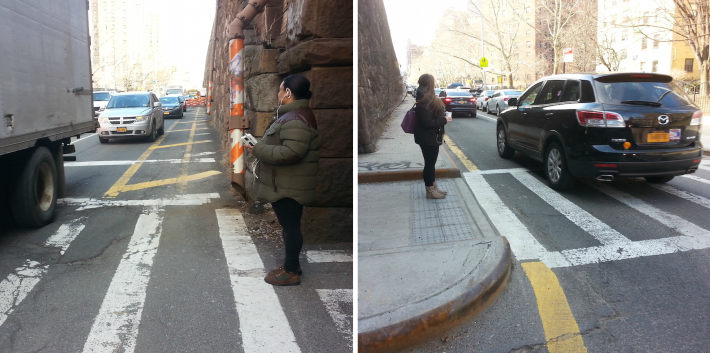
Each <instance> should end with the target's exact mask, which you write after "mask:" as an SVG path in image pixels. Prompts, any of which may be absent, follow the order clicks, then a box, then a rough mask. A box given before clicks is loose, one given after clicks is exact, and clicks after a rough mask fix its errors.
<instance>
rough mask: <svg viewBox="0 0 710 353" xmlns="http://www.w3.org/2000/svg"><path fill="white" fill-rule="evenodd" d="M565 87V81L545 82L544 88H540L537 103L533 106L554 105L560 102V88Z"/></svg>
mask: <svg viewBox="0 0 710 353" xmlns="http://www.w3.org/2000/svg"><path fill="white" fill-rule="evenodd" d="M564 85H565V81H562V80H550V81H547V82H545V86H544V87H542V91H540V94H539V95H538V98H537V103H535V104H550V103H556V102H558V101H559V100H560V96H561V95H562V88H563V87H564Z"/></svg>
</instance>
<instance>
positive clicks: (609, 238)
mask: <svg viewBox="0 0 710 353" xmlns="http://www.w3.org/2000/svg"><path fill="white" fill-rule="evenodd" d="M511 174H512V175H513V177H515V178H516V179H518V180H519V181H520V183H521V184H523V185H525V186H526V187H527V188H528V189H530V190H531V191H532V192H534V193H535V195H537V196H538V197H540V198H541V199H543V200H545V202H547V203H548V204H550V206H552V207H554V208H555V210H557V211H558V212H560V213H562V214H563V215H564V216H565V217H567V219H569V220H570V221H572V222H573V223H574V224H576V225H577V226H578V227H580V228H582V229H583V230H584V231H586V232H587V233H589V235H591V236H593V237H594V238H595V239H597V240H598V241H599V242H600V243H602V244H618V243H627V242H629V241H630V240H629V239H628V238H626V237H625V236H623V235H622V234H621V233H619V232H618V231H616V230H615V229H614V228H612V227H610V226H609V225H608V224H606V223H604V222H602V221H601V220H599V219H598V218H596V217H594V216H592V215H591V214H590V213H589V212H587V211H585V210H583V209H582V208H581V207H579V206H577V205H576V204H574V203H573V202H572V201H570V200H568V199H566V198H565V197H564V196H562V195H560V194H559V193H557V192H555V191H554V190H552V189H550V188H549V187H548V186H547V185H545V184H543V183H542V182H540V181H539V180H537V179H536V178H535V177H533V176H532V175H530V174H528V173H527V172H517V173H511Z"/></svg>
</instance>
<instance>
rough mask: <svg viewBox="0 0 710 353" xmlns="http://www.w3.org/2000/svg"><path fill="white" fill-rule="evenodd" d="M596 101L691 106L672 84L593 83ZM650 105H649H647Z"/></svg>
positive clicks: (680, 91)
mask: <svg viewBox="0 0 710 353" xmlns="http://www.w3.org/2000/svg"><path fill="white" fill-rule="evenodd" d="M594 85H595V86H596V91H597V96H598V100H599V102H601V103H605V104H638V103H644V102H647V103H649V102H650V103H653V102H658V103H660V104H662V105H663V106H666V107H678V106H685V105H690V104H692V103H691V102H690V100H689V99H688V97H687V96H686V95H685V93H683V90H682V89H681V88H680V87H679V86H678V85H676V84H675V83H674V82H670V83H661V82H599V81H594ZM649 105H650V104H649Z"/></svg>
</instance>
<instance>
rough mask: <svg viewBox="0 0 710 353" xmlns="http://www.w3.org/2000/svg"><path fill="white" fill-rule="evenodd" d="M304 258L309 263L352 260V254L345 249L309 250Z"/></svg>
mask: <svg viewBox="0 0 710 353" xmlns="http://www.w3.org/2000/svg"><path fill="white" fill-rule="evenodd" d="M306 258H307V259H308V262H310V263H318V262H353V254H350V253H348V252H347V251H345V250H309V251H306Z"/></svg>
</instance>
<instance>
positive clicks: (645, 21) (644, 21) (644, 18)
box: [643, 12, 648, 25]
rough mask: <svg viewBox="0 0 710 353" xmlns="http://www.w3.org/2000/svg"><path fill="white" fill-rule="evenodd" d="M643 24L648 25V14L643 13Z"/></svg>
mask: <svg viewBox="0 0 710 353" xmlns="http://www.w3.org/2000/svg"><path fill="white" fill-rule="evenodd" d="M643 24H645V25H647V24H648V12H644V13H643Z"/></svg>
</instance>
